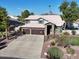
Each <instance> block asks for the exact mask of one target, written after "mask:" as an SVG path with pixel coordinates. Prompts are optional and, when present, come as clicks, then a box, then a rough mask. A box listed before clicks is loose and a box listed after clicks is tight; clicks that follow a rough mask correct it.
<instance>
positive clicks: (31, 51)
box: [0, 35, 44, 59]
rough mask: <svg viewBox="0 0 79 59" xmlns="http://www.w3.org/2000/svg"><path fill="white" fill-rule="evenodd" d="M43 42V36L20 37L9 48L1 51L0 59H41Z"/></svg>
mask: <svg viewBox="0 0 79 59" xmlns="http://www.w3.org/2000/svg"><path fill="white" fill-rule="evenodd" d="M43 41H44V36H43V35H23V36H20V37H18V38H17V39H15V40H14V41H12V42H11V43H10V44H9V45H8V47H6V48H4V49H2V50H0V57H11V58H12V57H13V58H14V59H17V58H22V59H41V57H40V56H41V51H42V46H43ZM11 58H10V59H11ZM0 59H1V58H0ZM5 59H6V58H5Z"/></svg>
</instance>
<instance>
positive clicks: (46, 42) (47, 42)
mask: <svg viewBox="0 0 79 59" xmlns="http://www.w3.org/2000/svg"><path fill="white" fill-rule="evenodd" d="M48 46H50V40H46V39H44V43H43V47H42V52H41V58H46V55H44V53H47V51H48V48H49V47H48Z"/></svg>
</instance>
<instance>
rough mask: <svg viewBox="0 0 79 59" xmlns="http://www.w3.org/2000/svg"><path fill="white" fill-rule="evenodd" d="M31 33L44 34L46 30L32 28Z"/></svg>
mask: <svg viewBox="0 0 79 59" xmlns="http://www.w3.org/2000/svg"><path fill="white" fill-rule="evenodd" d="M31 34H37V35H44V30H37V29H32V31H31Z"/></svg>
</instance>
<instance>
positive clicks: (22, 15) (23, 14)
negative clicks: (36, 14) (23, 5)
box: [18, 10, 30, 21]
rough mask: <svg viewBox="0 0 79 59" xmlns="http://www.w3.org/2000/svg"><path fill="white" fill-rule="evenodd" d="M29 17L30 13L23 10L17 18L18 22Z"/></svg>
mask: <svg viewBox="0 0 79 59" xmlns="http://www.w3.org/2000/svg"><path fill="white" fill-rule="evenodd" d="M29 15H30V12H29V11H28V10H24V11H23V12H22V13H21V16H18V20H20V21H24V18H27V17H28V16H29Z"/></svg>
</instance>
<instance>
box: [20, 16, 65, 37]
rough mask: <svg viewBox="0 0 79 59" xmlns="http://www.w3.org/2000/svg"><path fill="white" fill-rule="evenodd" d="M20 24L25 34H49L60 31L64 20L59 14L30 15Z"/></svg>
mask: <svg viewBox="0 0 79 59" xmlns="http://www.w3.org/2000/svg"><path fill="white" fill-rule="evenodd" d="M25 22H26V23H25V25H23V26H20V27H21V28H22V29H23V31H24V32H25V33H26V34H37V35H45V36H47V35H49V34H54V33H55V32H56V33H60V31H61V29H62V26H63V24H64V21H62V19H61V17H60V16H59V15H30V16H29V17H28V18H25Z"/></svg>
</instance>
